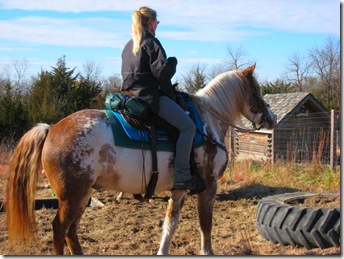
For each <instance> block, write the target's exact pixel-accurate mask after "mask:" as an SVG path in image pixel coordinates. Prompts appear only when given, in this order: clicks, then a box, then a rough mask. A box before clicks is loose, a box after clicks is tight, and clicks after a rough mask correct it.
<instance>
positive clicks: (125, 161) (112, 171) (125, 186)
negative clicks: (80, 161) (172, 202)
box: [94, 146, 174, 194]
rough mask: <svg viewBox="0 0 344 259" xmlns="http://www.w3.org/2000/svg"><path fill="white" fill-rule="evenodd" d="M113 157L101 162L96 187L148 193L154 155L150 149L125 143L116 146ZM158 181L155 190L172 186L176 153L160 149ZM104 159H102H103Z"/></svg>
mask: <svg viewBox="0 0 344 259" xmlns="http://www.w3.org/2000/svg"><path fill="white" fill-rule="evenodd" d="M113 154H115V156H113V159H111V160H112V161H111V163H109V161H103V163H101V164H100V165H99V169H98V177H97V179H96V182H95V184H94V187H95V188H105V189H111V190H116V191H121V192H125V193H132V194H139V193H145V190H146V186H147V185H148V182H149V180H150V177H151V174H152V156H151V152H150V151H149V150H136V149H129V148H123V147H116V146H115V148H114V151H113ZM157 155H158V172H159V175H158V176H159V177H158V182H157V186H156V192H157V193H158V192H162V191H167V190H170V189H171V188H172V186H173V177H174V168H173V164H172V162H171V159H172V158H173V153H170V152H158V154H157ZM100 160H101V159H100Z"/></svg>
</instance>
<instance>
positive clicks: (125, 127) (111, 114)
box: [105, 101, 206, 152]
mask: <svg viewBox="0 0 344 259" xmlns="http://www.w3.org/2000/svg"><path fill="white" fill-rule="evenodd" d="M185 104H186V105H187V107H188V111H189V112H190V117H191V118H192V119H193V121H194V123H195V125H196V128H197V129H199V131H201V132H202V128H203V123H202V120H201V117H200V116H199V114H198V112H197V110H196V108H195V106H194V104H193V103H192V102H191V101H186V102H185ZM105 113H106V115H107V117H108V119H109V122H110V125H111V128H112V132H113V135H114V139H115V143H114V144H115V145H116V146H121V147H127V148H133V149H146V150H150V149H151V147H150V137H149V131H148V130H141V129H137V128H134V127H133V126H131V125H130V124H129V123H128V122H127V121H126V119H125V118H124V116H123V115H122V114H121V113H119V112H117V111H112V110H105ZM156 142H157V150H160V151H170V152H174V151H175V143H173V141H172V140H171V138H170V137H169V135H168V133H167V132H166V131H162V130H159V129H156ZM205 142H206V140H205V139H204V137H203V136H202V135H201V134H199V133H198V130H196V134H195V137H194V141H193V146H194V147H200V146H203V145H204V144H205Z"/></svg>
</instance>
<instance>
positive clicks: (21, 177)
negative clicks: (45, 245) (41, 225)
mask: <svg viewBox="0 0 344 259" xmlns="http://www.w3.org/2000/svg"><path fill="white" fill-rule="evenodd" d="M49 129H50V126H49V125H48V124H37V126H35V127H33V128H32V129H31V130H29V131H28V132H27V133H25V135H24V136H23V137H22V138H21V139H20V141H19V143H18V144H17V146H16V148H15V150H14V152H13V155H12V158H11V162H10V165H9V178H8V182H7V190H6V200H5V211H6V220H7V231H8V240H9V243H10V244H12V245H14V244H19V243H30V242H34V241H36V239H35V232H36V227H35V215H34V212H35V192H36V182H37V178H38V171H39V170H40V169H41V168H42V163H41V154H42V149H43V144H44V141H45V139H46V136H47V135H48V132H49Z"/></svg>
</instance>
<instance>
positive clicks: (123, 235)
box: [0, 174, 340, 255]
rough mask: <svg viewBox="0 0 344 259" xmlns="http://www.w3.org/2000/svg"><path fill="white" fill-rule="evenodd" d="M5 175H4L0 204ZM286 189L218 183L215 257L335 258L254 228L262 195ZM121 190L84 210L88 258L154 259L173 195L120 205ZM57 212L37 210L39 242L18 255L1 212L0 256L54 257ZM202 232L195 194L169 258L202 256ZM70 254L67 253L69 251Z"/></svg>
mask: <svg viewBox="0 0 344 259" xmlns="http://www.w3.org/2000/svg"><path fill="white" fill-rule="evenodd" d="M6 178H7V177H6V176H5V175H4V174H2V175H1V174H0V200H2V199H3V197H4V193H5V186H6ZM46 185H47V180H46V179H45V178H44V177H40V178H39V184H38V188H37V189H38V192H37V198H48V197H52V196H53V193H52V191H51V190H50V189H47V188H46ZM291 191H296V190H291V189H288V188H273V187H269V186H263V185H251V186H244V185H241V184H240V183H237V184H233V185H229V184H227V183H224V184H222V185H220V187H219V192H218V195H217V199H216V202H215V207H214V216H213V231H212V240H213V250H214V252H215V253H216V254H217V255H333V254H336V255H338V254H340V248H329V249H312V250H307V249H305V248H302V247H296V248H293V247H289V246H288V247H283V246H281V245H279V244H273V243H271V242H270V241H267V240H265V239H264V238H263V237H262V236H261V235H260V234H259V232H258V230H257V228H256V226H255V214H256V205H257V203H258V200H259V199H261V198H262V197H266V196H270V195H276V194H280V193H285V192H291ZM117 195H118V193H117V192H111V191H94V194H93V197H95V198H97V199H99V200H100V201H102V202H103V203H105V205H106V206H104V207H101V208H90V207H88V208H87V209H86V212H85V213H84V215H83V217H82V220H81V222H80V230H79V237H80V241H81V244H82V247H83V248H84V253H85V254H87V255H154V254H156V253H157V251H158V249H159V242H160V237H161V232H162V223H163V220H164V216H165V211H166V206H167V200H168V198H169V193H168V192H166V193H160V194H159V197H157V198H155V199H153V200H152V201H151V202H145V203H139V202H138V201H137V200H135V199H133V198H132V197H131V196H127V197H125V198H124V199H123V200H121V201H120V202H119V203H117V202H116V201H115V200H116V197H117ZM55 214H56V210H54V209H41V210H38V211H36V221H37V225H38V236H39V240H40V242H39V244H37V245H36V246H34V247H32V248H27V249H22V250H20V251H14V250H11V249H10V248H9V247H8V244H7V231H6V225H5V220H6V219H5V213H0V254H2V255H9V254H28V255H34V254H40V255H50V254H53V243H52V225H51V222H52V220H53V218H54V216H55ZM199 251H200V234H199V224H198V215H197V198H196V196H192V197H188V198H187V200H186V202H185V205H184V207H183V209H182V213H181V217H180V223H179V226H178V229H177V231H176V233H175V235H174V237H173V239H172V244H171V247H170V254H171V255H198V254H199ZM65 253H66V254H68V249H67V248H65Z"/></svg>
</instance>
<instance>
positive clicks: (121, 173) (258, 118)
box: [5, 64, 276, 255]
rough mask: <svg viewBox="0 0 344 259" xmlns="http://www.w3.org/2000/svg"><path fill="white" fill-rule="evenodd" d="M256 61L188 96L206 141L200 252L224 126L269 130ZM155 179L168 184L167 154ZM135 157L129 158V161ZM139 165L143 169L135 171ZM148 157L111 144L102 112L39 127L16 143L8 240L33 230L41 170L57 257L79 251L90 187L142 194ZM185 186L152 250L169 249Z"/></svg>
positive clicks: (220, 168) (162, 186) (208, 250)
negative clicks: (53, 209) (49, 194)
mask: <svg viewBox="0 0 344 259" xmlns="http://www.w3.org/2000/svg"><path fill="white" fill-rule="evenodd" d="M254 69H255V64H254V65H253V66H250V67H248V68H246V69H244V70H233V71H229V72H225V73H223V74H220V75H218V76H217V77H216V78H214V79H213V80H212V81H211V82H210V83H209V84H208V85H207V86H206V87H204V88H203V89H201V90H199V91H198V92H197V93H196V94H195V95H191V98H192V100H193V102H194V104H195V105H196V106H197V107H198V108H199V112H200V116H201V117H202V121H203V123H204V125H203V134H204V136H206V139H207V141H206V144H205V145H203V146H201V147H198V148H195V157H196V161H197V163H198V169H199V172H200V174H201V176H202V177H203V179H204V181H205V185H206V189H205V190H204V191H203V192H201V193H200V194H197V199H198V213H199V224H200V232H201V254H204V255H211V254H213V250H212V245H211V230H212V215H213V206H214V202H215V198H216V193H217V180H218V179H219V177H221V176H222V175H223V173H224V171H225V168H226V166H227V161H228V157H227V151H226V149H225V148H224V146H225V144H224V141H225V138H226V134H227V131H228V128H229V125H237V124H236V122H237V121H239V119H240V118H241V115H243V116H245V117H246V118H247V119H249V120H250V121H251V122H252V124H253V125H254V126H260V127H265V128H268V129H271V128H273V127H274V126H275V124H276V118H275V115H274V114H273V112H272V111H271V110H270V108H269V107H268V105H267V103H265V101H264V100H263V98H262V97H261V94H260V89H259V85H258V82H257V81H256V79H255V78H254V76H253V72H254ZM157 156H158V171H159V172H160V173H159V180H158V182H157V186H156V190H155V192H156V193H159V192H163V191H168V190H171V188H172V187H173V177H174V168H173V158H174V153H173V152H166V151H158V154H157ZM133 161H135V162H133ZM143 164H144V166H145V168H146V169H147V170H146V172H145V175H144V176H142V167H143ZM151 168H152V160H151V154H150V152H149V151H148V152H147V153H146V154H145V156H142V150H140V149H131V148H126V147H120V146H116V139H114V134H113V132H112V129H111V126H110V123H109V119H108V117H107V116H106V113H105V112H104V111H102V110H92V109H87V110H81V111H78V112H75V113H73V114H71V115H69V116H68V117H66V118H64V119H62V120H61V121H59V122H58V123H56V124H54V125H47V124H38V125H36V126H35V127H33V128H32V129H31V130H29V131H28V132H27V133H26V134H25V135H24V136H23V137H22V138H21V139H20V141H19V142H18V144H17V146H16V148H15V150H14V153H13V156H12V159H11V164H10V175H9V180H8V186H7V192H6V201H5V206H6V207H5V209H6V217H7V229H8V239H9V242H10V243H12V244H25V242H29V241H30V240H32V239H33V236H34V233H35V230H36V229H35V217H34V196H35V190H36V181H37V175H38V172H39V171H40V170H41V169H44V171H45V173H46V177H47V178H48V180H49V183H50V185H51V188H52V189H53V190H54V192H55V193H56V196H57V198H58V201H59V207H58V210H57V214H56V216H55V218H54V220H53V223H52V224H53V244H54V251H55V253H56V254H63V250H64V244H65V242H66V243H67V245H68V247H69V250H70V252H71V254H76V255H77V254H83V250H82V247H81V245H80V242H79V239H78V234H77V231H78V226H79V222H80V219H81V216H82V215H83V213H84V211H85V209H86V206H87V203H88V201H89V199H90V197H91V193H92V189H93V188H105V189H108V190H115V191H120V192H124V193H129V194H140V193H145V188H146V186H142V182H143V181H142V177H145V178H147V179H150V176H151V174H152V172H151V170H150V169H151ZM186 197H187V193H186V191H180V190H179V191H171V197H170V199H169V201H168V206H167V211H166V216H165V220H164V224H163V232H162V237H161V242H160V248H159V251H158V254H162V255H165V254H168V250H169V246H170V243H171V239H172V236H173V234H174V232H175V231H176V228H177V225H178V219H179V215H180V212H181V208H182V205H183V203H184V200H185V199H186Z"/></svg>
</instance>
